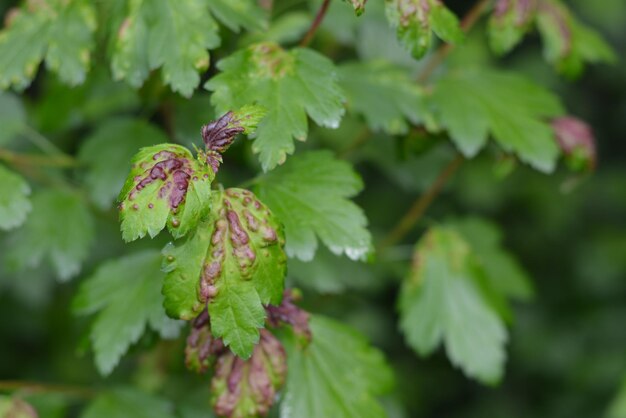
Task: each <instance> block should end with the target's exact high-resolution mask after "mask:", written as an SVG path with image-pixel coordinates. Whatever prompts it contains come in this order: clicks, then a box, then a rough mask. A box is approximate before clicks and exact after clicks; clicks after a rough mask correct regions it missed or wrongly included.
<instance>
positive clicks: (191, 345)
mask: <svg viewBox="0 0 626 418" xmlns="http://www.w3.org/2000/svg"><path fill="white" fill-rule="evenodd" d="M224 351H226V350H225V349H224V343H223V342H222V340H221V339H220V338H215V337H213V334H212V333H211V327H210V324H209V312H208V311H207V310H206V309H205V310H203V311H202V312H201V313H200V315H198V316H197V317H196V318H195V319H194V320H193V321H192V322H191V329H190V331H189V335H188V336H187V345H186V346H185V366H186V367H187V368H188V369H189V370H192V371H194V372H196V373H205V372H206V371H207V370H208V369H209V367H211V366H212V365H213V364H214V362H215V360H216V359H217V356H218V355H219V354H222V353H223V352H224Z"/></svg>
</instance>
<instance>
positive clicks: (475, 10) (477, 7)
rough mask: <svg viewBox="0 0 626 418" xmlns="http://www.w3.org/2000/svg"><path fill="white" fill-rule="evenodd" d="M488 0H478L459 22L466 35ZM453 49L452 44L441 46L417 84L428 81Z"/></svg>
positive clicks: (425, 67) (487, 3) (418, 78)
mask: <svg viewBox="0 0 626 418" xmlns="http://www.w3.org/2000/svg"><path fill="white" fill-rule="evenodd" d="M489 2H490V0H480V1H478V2H477V3H476V4H474V6H473V7H472V8H471V9H470V10H469V11H468V12H467V14H466V15H465V16H464V17H463V20H461V29H463V31H464V32H465V33H468V32H469V31H470V30H471V29H472V27H473V26H474V25H475V24H476V22H477V21H478V18H479V17H480V15H482V14H483V12H484V11H485V8H486V7H487V6H488V5H489ZM453 49H454V45H452V44H447V43H446V44H443V45H441V46H440V47H439V49H437V51H436V52H435V53H434V54H433V56H432V58H431V59H430V60H429V61H428V62H427V63H426V65H425V66H424V68H423V69H422V71H420V73H419V74H418V76H417V81H418V82H419V83H423V82H425V81H426V80H428V77H430V76H431V74H432V73H433V71H435V70H436V69H437V67H439V65H440V64H441V63H442V62H443V60H445V59H446V57H447V56H448V54H450V52H452V50H453Z"/></svg>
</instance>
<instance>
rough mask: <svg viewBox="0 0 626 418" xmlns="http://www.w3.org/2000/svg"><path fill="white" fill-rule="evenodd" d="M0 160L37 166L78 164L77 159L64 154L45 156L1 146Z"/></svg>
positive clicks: (61, 166) (73, 165)
mask: <svg viewBox="0 0 626 418" xmlns="http://www.w3.org/2000/svg"><path fill="white" fill-rule="evenodd" d="M0 160H3V161H6V162H9V163H13V164H17V165H27V166H39V167H42V166H43V167H58V168H69V167H76V166H77V165H78V161H76V160H75V159H73V158H71V157H68V156H66V155H56V156H47V155H39V154H18V153H16V152H13V151H9V150H6V149H2V148H0Z"/></svg>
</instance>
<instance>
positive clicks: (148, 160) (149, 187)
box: [119, 144, 215, 241]
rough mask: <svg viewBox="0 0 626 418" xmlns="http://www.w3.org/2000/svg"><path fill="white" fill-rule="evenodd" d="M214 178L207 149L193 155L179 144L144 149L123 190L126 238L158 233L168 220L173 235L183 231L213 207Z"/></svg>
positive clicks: (136, 159)
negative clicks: (205, 152) (204, 151)
mask: <svg viewBox="0 0 626 418" xmlns="http://www.w3.org/2000/svg"><path fill="white" fill-rule="evenodd" d="M214 178H215V172H214V171H213V169H212V168H211V167H210V166H209V165H208V164H207V161H206V158H205V156H204V154H203V153H200V154H199V155H198V158H197V159H194V158H193V156H192V155H191V152H189V150H188V149H187V148H185V147H183V146H181V145H175V144H161V145H155V146H152V147H147V148H142V149H141V150H140V151H139V152H138V153H137V154H136V155H135V157H134V158H133V160H132V165H131V170H130V174H128V177H127V180H126V183H125V184H124V187H123V188H122V191H121V192H120V195H119V201H120V206H119V209H120V220H121V225H122V237H123V238H124V240H125V241H133V240H136V239H137V238H142V237H144V236H145V235H146V234H148V235H150V237H155V236H156V235H157V234H158V233H159V232H160V231H161V230H162V229H163V228H165V226H166V225H167V228H168V230H169V231H170V233H171V234H172V235H173V236H174V237H175V238H178V237H181V236H183V235H185V234H186V233H187V232H189V231H190V230H192V229H193V228H195V226H196V225H197V224H198V222H199V221H200V220H201V219H202V217H203V216H204V215H205V214H206V213H207V212H208V210H209V209H210V197H211V182H212V181H213V179H214Z"/></svg>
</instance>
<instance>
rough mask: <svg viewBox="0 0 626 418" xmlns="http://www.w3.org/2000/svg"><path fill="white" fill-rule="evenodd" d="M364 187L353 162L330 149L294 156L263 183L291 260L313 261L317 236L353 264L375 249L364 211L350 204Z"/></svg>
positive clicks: (261, 193) (262, 195)
mask: <svg viewBox="0 0 626 418" xmlns="http://www.w3.org/2000/svg"><path fill="white" fill-rule="evenodd" d="M362 188H363V183H362V181H361V179H360V178H359V176H358V175H357V174H356V173H355V172H354V170H353V169H352V167H351V166H350V164H348V163H347V162H345V161H341V160H337V159H335V158H334V157H333V155H332V154H331V153H330V152H328V151H315V152H308V153H306V154H302V155H299V156H297V157H294V158H292V159H291V160H290V161H288V162H287V163H286V164H285V165H284V166H282V167H279V168H277V169H276V170H274V171H272V172H270V173H267V174H265V175H264V176H262V177H260V178H259V179H258V180H257V186H256V190H257V192H258V195H259V197H260V198H261V200H263V201H264V202H265V203H266V204H267V205H268V206H269V207H270V208H271V209H272V212H273V213H274V214H276V216H277V217H278V218H279V219H280V220H281V221H282V223H283V225H284V226H285V234H286V236H287V246H286V251H287V254H288V255H289V256H290V257H297V258H299V259H301V260H304V261H307V260H311V259H312V258H313V256H314V255H315V251H316V249H317V237H319V239H320V240H321V241H322V242H323V243H324V244H325V245H326V246H327V247H328V248H329V249H330V250H331V251H332V252H333V253H335V254H337V255H339V254H342V253H345V254H346V255H347V256H348V257H350V258H352V259H353V260H356V259H361V258H363V257H364V256H365V254H366V253H367V252H369V251H370V250H371V243H372V238H371V236H370V234H369V232H368V230H367V228H366V226H367V218H366V217H365V215H364V214H363V211H362V210H361V208H359V207H358V206H357V205H356V204H354V203H353V202H351V201H350V200H348V198H350V197H353V196H354V195H356V194H357V193H358V192H359V191H360V190H361V189H362Z"/></svg>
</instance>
